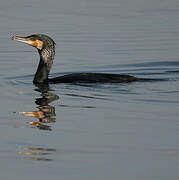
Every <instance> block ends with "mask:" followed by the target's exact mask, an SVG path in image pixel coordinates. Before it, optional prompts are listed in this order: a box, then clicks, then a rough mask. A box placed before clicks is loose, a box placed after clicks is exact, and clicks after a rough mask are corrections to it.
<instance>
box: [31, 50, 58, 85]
mask: <svg viewBox="0 0 179 180" xmlns="http://www.w3.org/2000/svg"><path fill="white" fill-rule="evenodd" d="M39 55H40V62H39V65H38V68H37V71H36V73H35V77H34V80H33V82H34V83H47V82H48V74H49V72H50V69H51V66H52V64H53V59H54V55H55V51H54V49H53V48H49V49H43V50H40V51H39Z"/></svg>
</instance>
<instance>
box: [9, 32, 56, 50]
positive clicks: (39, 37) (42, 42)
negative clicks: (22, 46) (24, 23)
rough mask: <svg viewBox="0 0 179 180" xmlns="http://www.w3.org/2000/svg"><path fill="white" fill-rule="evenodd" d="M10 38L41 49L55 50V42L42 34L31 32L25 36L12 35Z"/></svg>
mask: <svg viewBox="0 0 179 180" xmlns="http://www.w3.org/2000/svg"><path fill="white" fill-rule="evenodd" d="M12 40H16V41H20V42H23V43H26V44H29V45H31V46H33V47H35V48H37V49H38V51H41V50H43V49H49V48H50V49H53V50H55V42H54V41H53V39H52V38H50V37H49V36H47V35H44V34H33V35H30V36H27V37H20V36H13V37H12Z"/></svg>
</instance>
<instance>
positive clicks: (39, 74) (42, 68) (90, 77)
mask: <svg viewBox="0 0 179 180" xmlns="http://www.w3.org/2000/svg"><path fill="white" fill-rule="evenodd" d="M12 40H16V41H20V42H24V43H26V44H29V45H31V46H33V47H35V48H36V49H37V50H38V52H39V55H40V62H39V65H38V68H37V71H36V73H35V76H34V80H33V82H34V83H35V84H38V83H43V84H44V83H76V82H77V83H78V82H79V83H128V82H132V81H141V80H144V79H142V78H136V77H134V76H131V75H122V74H108V73H72V74H68V75H64V76H60V77H55V78H51V79H49V78H48V75H49V72H50V69H51V67H52V64H53V60H54V56H55V42H54V41H53V39H52V38H50V37H49V36H47V35H44V34H33V35H30V36H27V37H19V36H13V37H12Z"/></svg>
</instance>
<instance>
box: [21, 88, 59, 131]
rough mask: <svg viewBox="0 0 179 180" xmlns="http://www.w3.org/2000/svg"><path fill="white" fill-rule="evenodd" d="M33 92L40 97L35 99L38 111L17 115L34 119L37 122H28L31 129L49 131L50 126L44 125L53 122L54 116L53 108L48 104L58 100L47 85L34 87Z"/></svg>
mask: <svg viewBox="0 0 179 180" xmlns="http://www.w3.org/2000/svg"><path fill="white" fill-rule="evenodd" d="M35 91H38V92H40V93H41V95H40V96H41V97H40V98H36V99H35V103H36V104H37V105H38V106H37V108H38V111H29V112H19V114H22V115H24V116H30V117H34V118H37V119H38V120H39V121H30V122H28V124H30V125H31V127H33V128H37V129H41V130H51V126H49V125H46V124H45V123H53V122H55V120H56V118H55V116H56V114H55V107H54V106H51V105H49V104H50V103H51V102H53V101H55V100H58V99H59V96H57V95H56V94H54V93H52V92H51V91H52V90H51V89H50V87H49V85H48V84H42V85H36V88H35Z"/></svg>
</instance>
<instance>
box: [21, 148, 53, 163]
mask: <svg viewBox="0 0 179 180" xmlns="http://www.w3.org/2000/svg"><path fill="white" fill-rule="evenodd" d="M55 152H56V149H54V148H43V147H35V146H34V147H32V146H19V147H18V153H19V154H21V156H22V158H23V159H29V160H36V161H53V159H52V158H50V156H51V155H52V154H53V153H55Z"/></svg>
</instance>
